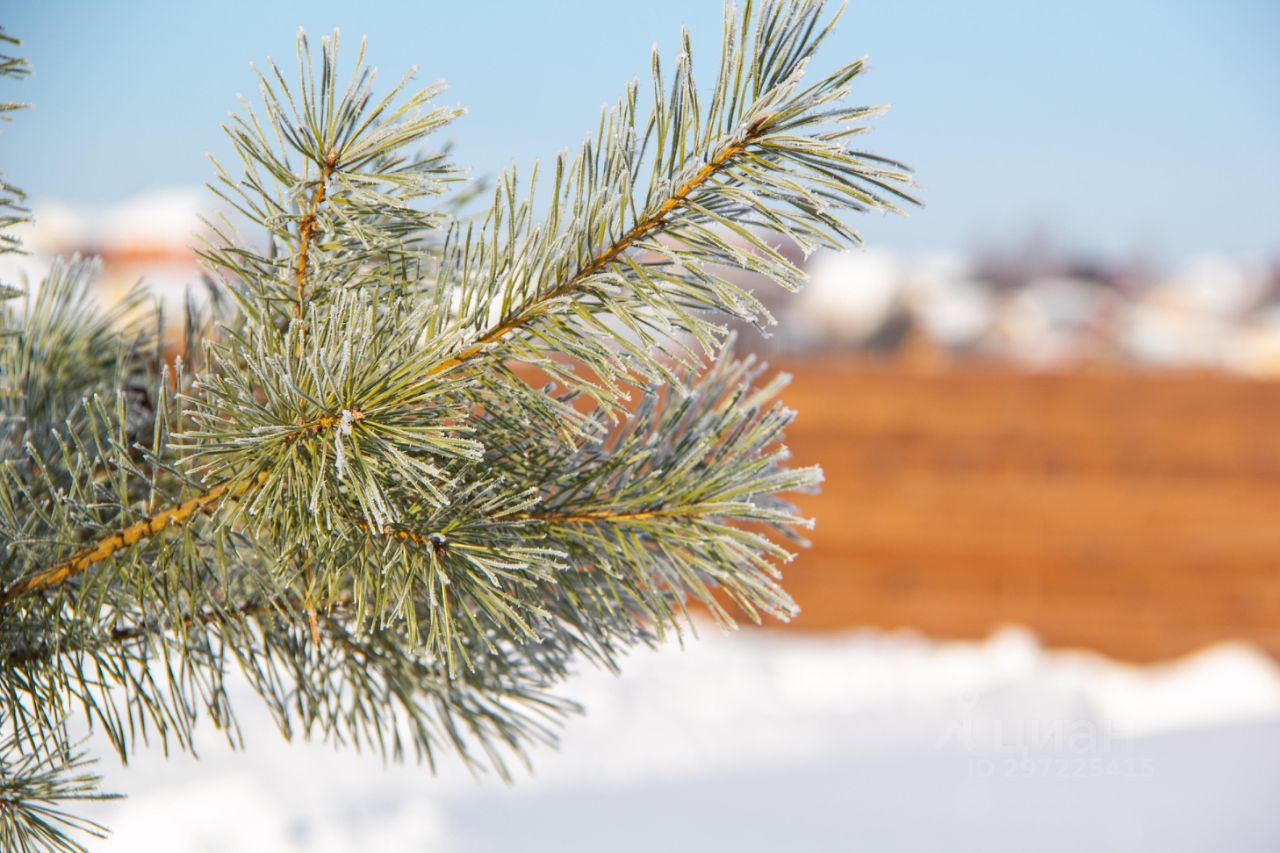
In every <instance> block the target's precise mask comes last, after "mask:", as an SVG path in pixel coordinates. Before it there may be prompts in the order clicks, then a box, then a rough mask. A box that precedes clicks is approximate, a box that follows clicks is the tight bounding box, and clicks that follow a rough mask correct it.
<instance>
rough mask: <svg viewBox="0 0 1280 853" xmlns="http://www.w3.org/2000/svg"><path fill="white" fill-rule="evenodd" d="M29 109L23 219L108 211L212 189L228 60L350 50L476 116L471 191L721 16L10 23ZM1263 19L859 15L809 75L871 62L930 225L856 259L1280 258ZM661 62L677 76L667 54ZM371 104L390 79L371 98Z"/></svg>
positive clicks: (616, 7) (602, 2)
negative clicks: (970, 251) (992, 249)
mask: <svg viewBox="0 0 1280 853" xmlns="http://www.w3.org/2000/svg"><path fill="white" fill-rule="evenodd" d="M6 6H7V7H8V8H7V9H6V10H5V11H4V12H3V13H0V14H2V15H3V17H2V18H0V22H3V23H4V25H5V26H6V28H7V29H8V30H9V32H11V33H12V34H14V35H17V36H19V37H21V38H23V39H24V40H25V41H26V47H25V50H26V53H27V55H28V56H29V57H30V58H31V60H32V62H33V63H34V65H35V68H36V75H35V76H34V77H33V78H32V79H30V80H29V81H27V82H25V83H22V84H17V85H14V84H8V85H6V86H5V88H4V92H3V93H0V96H3V97H20V98H21V99H23V100H27V101H30V102H32V103H33V104H34V105H35V109H33V110H32V111H30V112H28V113H27V114H25V115H22V116H21V117H20V119H19V121H18V122H16V123H15V124H13V125H11V126H10V127H9V128H7V129H6V130H5V132H4V135H3V136H0V167H2V168H3V169H4V171H5V172H6V173H7V174H8V175H9V177H10V178H12V179H15V180H16V181H17V182H18V183H19V184H20V185H22V186H25V187H26V188H28V189H29V190H30V191H31V193H32V195H33V197H34V198H35V200H36V201H39V200H41V199H58V200H62V201H68V202H73V203H86V202H88V203H103V202H107V201H111V200H115V199H119V198H123V197H125V196H127V195H128V194H130V193H133V192H136V191H139V190H142V189H144V188H147V187H151V186H156V185H175V184H193V183H200V182H203V181H204V180H205V179H206V178H207V177H208V175H209V167H208V165H207V163H206V161H205V160H204V152H206V151H212V152H213V153H215V154H218V153H223V152H225V151H226V146H225V144H224V142H223V141H222V139H221V134H220V132H219V130H218V126H219V124H220V123H221V122H222V121H223V120H224V118H225V116H226V114H227V112H228V111H229V110H231V109H233V108H234V107H235V100H234V95H235V93H236V92H237V91H243V92H245V93H246V94H252V93H253V92H254V85H253V81H252V77H251V76H250V72H249V68H248V63H249V61H251V60H258V61H261V60H262V59H263V58H264V57H266V56H267V55H268V54H270V55H273V56H275V57H276V58H277V59H279V60H281V62H282V64H285V65H286V66H288V65H289V64H290V63H292V61H293V38H294V33H295V31H296V29H297V27H298V26H299V25H302V26H304V27H306V29H307V31H308V32H309V33H310V34H312V36H313V38H314V41H313V43H314V44H317V45H318V41H319V36H320V35H321V34H322V33H324V32H327V31H328V30H329V29H331V28H332V27H334V26H339V27H341V28H342V32H343V39H344V42H345V43H346V45H347V47H348V48H349V50H348V51H347V53H348V56H350V55H351V50H350V49H354V47H355V46H356V43H357V40H358V38H359V36H360V35H362V34H363V35H367V36H368V37H369V57H370V59H371V61H372V63H373V64H375V65H377V66H378V67H379V68H381V69H382V74H383V78H384V80H385V79H386V78H395V77H398V76H399V74H400V73H401V72H402V71H403V70H405V69H406V68H408V67H409V66H410V65H414V64H416V65H418V66H419V67H420V69H421V71H420V78H421V79H422V80H423V81H427V80H433V79H437V78H445V79H447V80H448V82H449V83H450V91H449V93H448V94H447V95H446V99H447V101H448V102H450V103H454V104H458V105H464V106H467V107H469V108H470V112H469V113H468V114H467V115H466V116H465V117H464V118H463V119H461V120H460V121H459V122H458V123H457V124H456V125H455V126H453V127H452V128H451V129H450V130H449V131H448V135H449V136H450V137H451V138H452V139H453V140H454V141H455V142H456V143H457V148H456V149H455V150H456V155H457V157H458V159H459V160H460V161H462V162H463V163H465V164H467V165H469V166H471V167H472V168H473V169H474V170H476V171H477V172H479V173H494V172H496V171H499V170H500V169H501V168H502V167H504V166H505V165H506V164H507V163H509V162H511V161H513V160H514V161H517V162H519V163H521V164H528V163H529V162H531V161H532V160H533V159H534V158H544V159H545V158H546V157H547V156H549V155H551V154H553V153H554V152H555V151H556V150H558V149H560V148H563V147H566V146H571V145H574V144H576V143H577V142H578V141H579V140H580V139H581V137H582V135H583V133H584V132H585V131H586V130H588V129H589V128H591V127H592V126H593V124H594V121H595V118H596V115H597V111H598V109H599V107H600V105H601V104H603V103H604V102H606V101H611V100H612V99H613V98H615V97H616V96H617V95H618V93H619V92H620V91H621V87H622V84H623V82H624V81H625V80H627V79H629V78H631V77H634V76H637V75H643V74H645V73H647V62H648V51H649V48H650V45H652V44H653V43H654V42H657V43H658V44H659V45H661V46H663V48H664V49H670V48H672V47H673V46H674V44H675V41H676V36H677V34H678V32H679V26H680V24H681V23H685V24H687V25H688V27H689V28H690V30H691V32H692V34H693V38H694V49H695V55H697V54H698V47H699V46H700V45H701V46H702V53H703V59H704V60H705V59H706V58H707V55H709V54H712V53H714V51H715V50H716V49H717V40H718V34H719V22H720V9H721V4H720V3H719V2H718V0H685V2H674V0H649V2H645V3H634V2H628V3H615V2H611V0H595V2H587V1H586V0H573V1H572V2H568V1H566V2H508V3H499V2H485V0H469V1H468V2H448V3H446V2H424V0H418V2H372V0H362V2H356V1H355V0H341V2H335V0H308V2H305V3H301V2H262V0H259V2H254V3H248V2H242V0H222V2H216V3H208V2H202V3H184V2H129V3H125V2H118V3H89V2H77V3H73V2H62V0H41V2H28V3H10V4H6ZM1277 44H1280V3H1277V2H1276V0H1216V2H1215V0H1201V1H1200V2H1184V1H1183V0H1164V2H1156V0H1109V1H1108V0H1077V2H1068V3H1042V2H1029V0H1020V1H1019V2H1014V0H1008V2H1005V1H1004V0H969V2H949V0H947V2H941V0H939V2H919V0H917V2H903V0H897V2H894V0H854V2H853V3H852V4H851V7H850V9H849V10H848V12H847V13H846V16H845V19H844V21H843V23H842V26H841V28H840V30H839V32H838V33H837V35H836V36H835V37H834V39H833V41H832V42H831V43H830V44H829V45H827V52H826V56H825V59H826V61H827V66H832V65H834V64H836V62H837V61H840V60H846V59H849V58H852V57H856V56H861V55H864V54H868V55H870V57H871V66H872V73H871V74H869V75H868V76H867V77H865V78H864V80H863V82H862V83H861V89H860V91H859V93H858V95H857V97H858V98H859V99H860V100H863V101H865V102H867V103H882V102H891V103H892V104H893V105H894V108H893V111H892V112H891V113H890V114H889V115H888V116H887V117H885V118H883V119H881V120H879V122H878V126H877V128H876V130H875V132H874V134H873V135H872V136H871V137H870V139H869V140H868V144H867V147H868V148H871V149H873V150H877V151H880V152H882V153H885V154H888V155H890V156H894V157H897V158H899V159H903V160H906V161H907V162H909V163H911V164H912V165H913V166H914V167H915V168H916V170H917V173H918V176H919V180H920V181H921V182H922V183H923V184H924V185H925V187H926V191H925V197H926V199H927V203H928V207H927V208H926V209H925V210H923V211H920V212H918V213H916V214H914V215H913V216H912V217H911V218H910V219H908V220H886V221H873V222H867V223H865V225H864V227H863V229H862V230H863V232H864V234H865V235H866V236H867V238H868V241H869V242H871V243H878V244H882V245H888V246H892V247H898V248H908V249H931V248H966V247H972V246H975V245H989V244H1000V243H1004V242H1016V241H1017V240H1019V239H1020V238H1022V237H1024V236H1025V235H1027V234H1028V233H1029V232H1031V231H1032V230H1033V229H1040V230H1042V231H1045V232H1048V233H1051V234H1053V235H1055V238H1056V240H1057V241H1058V242H1059V244H1061V245H1065V246H1068V247H1072V248H1075V249H1079V250H1082V251H1086V252H1096V253H1104V254H1110V255H1117V254H1125V253H1128V252H1131V251H1144V252H1147V253H1150V254H1155V255H1163V256H1166V257H1174V258H1176V257H1181V256H1185V255H1187V254H1191V253H1195V252H1200V251H1213V252H1225V253H1228V254H1233V255H1240V256H1246V257H1274V256H1276V255H1280V158H1278V156H1277V155H1280V50H1278V49H1277ZM668 55H671V53H670V52H669V53H668ZM388 82H389V81H388Z"/></svg>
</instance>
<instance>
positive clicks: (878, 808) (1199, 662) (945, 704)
mask: <svg viewBox="0 0 1280 853" xmlns="http://www.w3.org/2000/svg"><path fill="white" fill-rule="evenodd" d="M699 634H700V635H701V636H700V637H699V638H697V639H689V640H688V641H687V642H686V643H685V644H684V648H683V650H682V649H681V648H680V647H679V646H678V645H677V644H674V643H672V644H669V645H667V646H665V647H663V648H661V649H659V650H657V651H640V652H637V653H635V654H633V655H632V656H631V657H630V658H629V659H628V660H627V662H626V665H625V667H624V671H623V675H622V676H621V677H620V678H615V677H614V676H611V675H609V674H606V673H601V672H594V671H588V672H584V673H582V674H581V675H580V676H579V677H578V678H576V679H575V680H573V681H571V682H570V684H569V685H568V687H567V692H569V693H570V694H571V695H572V696H573V697H574V698H576V699H578V700H579V701H581V702H583V703H584V704H585V705H586V707H587V714H586V716H585V717H581V718H575V719H572V720H570V721H569V724H568V725H567V727H566V728H565V731H564V735H563V740H562V744H561V747H560V749H559V750H557V751H553V750H549V749H543V750H538V751H537V752H536V753H535V754H534V756H533V763H534V766H535V773H534V775H532V776H531V775H530V774H529V773H519V774H518V779H517V781H516V782H515V784H514V785H511V786H507V785H504V784H503V783H501V782H500V781H498V780H497V779H493V778H482V779H479V780H477V779H475V778H473V777H472V776H470V775H469V774H468V773H467V772H465V771H464V770H462V769H461V768H460V767H459V766H457V765H456V764H452V765H447V766H445V767H443V768H442V770H441V772H440V774H439V775H437V776H432V775H431V774H430V772H429V771H428V770H427V769H425V768H423V767H418V766H413V765H410V766H398V765H392V766H384V765H383V763H382V762H381V760H380V759H379V758H378V757H376V756H370V755H357V754H354V753H351V752H348V751H336V750H334V749H333V748H332V747H329V746H325V745H323V744H315V743H311V744H308V743H295V744H288V743H285V742H284V741H283V740H282V739H281V738H280V737H279V735H278V734H277V733H276V730H275V728H274V725H273V723H272V722H271V720H270V719H269V717H268V716H267V715H266V713H265V712H264V711H262V709H261V708H260V707H259V706H258V705H257V704H256V702H255V700H254V698H253V697H252V696H251V695H250V694H249V693H248V692H247V691H246V690H244V689H243V688H237V689H236V693H237V694H238V696H237V698H238V702H237V709H238V713H239V715H240V718H241V722H242V726H243V729H244V732H245V736H246V740H247V741H248V746H247V748H246V750H245V751H243V752H233V751H231V750H230V749H228V748H227V747H226V746H225V742H224V741H222V739H221V736H220V735H219V734H218V733H217V732H214V731H213V730H212V729H211V728H209V727H205V728H204V729H203V730H201V732H200V737H199V738H198V741H197V742H198V744H199V751H200V755H201V758H200V760H199V761H196V760H193V759H191V758H189V757H187V756H182V755H180V756H171V757H170V758H168V759H165V758H164V757H163V756H162V755H160V754H159V751H158V750H156V751H152V752H143V753H142V754H140V755H138V756H136V758H135V759H134V760H133V761H131V764H130V766H129V767H128V768H127V769H123V768H120V767H119V765H118V764H117V763H116V762H115V760H114V758H107V759H104V760H103V762H102V764H101V766H100V769H101V770H102V771H103V772H104V774H105V776H106V780H105V787H106V788H107V789H108V790H114V791H118V792H121V793H124V794H127V795H128V798H127V799H124V800H117V801H110V802H105V803H99V804H93V805H92V806H91V807H90V809H89V812H90V813H91V816H93V817H95V818H97V819H99V820H101V821H103V822H105V823H106V824H107V825H108V826H109V827H110V828H111V829H112V830H113V833H112V835H111V837H110V839H109V840H107V841H103V842H95V843H94V844H93V845H92V849H95V850H97V849H101V850H106V851H151V850H155V851H291V850H306V851H312V853H321V851H346V850H363V851H383V850H388V851H398V850H432V851H435V850H439V851H468V853H470V851H506V850H521V851H530V853H532V851H544V850H545V851H553V850H554V851H561V853H575V851H592V852H593V853H595V851H609V853H625V851H642V850H643V851H652V850H664V851H684V850H697V851H720V850H726V851H770V853H774V851H796V850H801V851H808V850H813V851H846V850H847V851H855V850H856V851H884V850H888V851H932V850H948V851H967V850H982V851H1028V850H1035V851H1059V850H1061V851H1069V850H1070V851H1075V850H1094V851H1146V850H1150V851H1161V853H1170V851H1201V850H1214V851H1274V850H1277V849H1280V810H1277V809H1276V807H1275V794H1274V792H1275V791H1276V790H1277V788H1278V787H1280V669H1278V668H1277V666H1276V664H1275V662H1274V661H1272V660H1271V659H1270V658H1268V657H1267V656H1265V655H1264V654H1262V653H1261V652H1259V651H1257V650H1255V649H1252V648H1250V647H1248V646H1244V645H1220V646H1215V647H1212V648H1209V649H1205V650H1203V651H1201V652H1199V653H1197V654H1195V655H1192V656H1189V657H1187V658H1184V659H1181V660H1178V661H1174V662H1171V663H1167V664H1162V665H1157V666H1148V667H1137V666H1129V665H1124V664H1119V663H1116V662H1113V661H1110V660H1107V659H1105V658H1102V657H1098V656H1095V655H1091V654H1087V653H1083V652H1062V651H1046V650H1044V649H1042V648H1041V647H1040V645H1039V644H1038V643H1037V641H1036V639H1035V638H1034V636H1033V635H1031V634H1029V633H1027V632H1025V631H1022V630H1019V629H1013V628H1008V629H1003V630H1001V631H998V632H996V633H994V634H993V635H992V636H991V637H989V638H988V639H986V640H985V641H981V642H935V641H930V640H926V639H924V638H921V637H919V636H917V635H914V634H911V633H903V632H898V633H883V632H872V631H860V632H851V633H846V634H826V635H812V634H804V633H800V632H788V631H785V630H783V631H770V632H742V633H738V634H732V635H725V634H722V633H720V632H719V631H718V630H717V629H715V628H713V627H709V626H704V627H701V628H700V629H699ZM94 748H95V750H96V751H97V752H99V754H105V753H106V748H105V745H104V744H102V743H100V742H96V743H95V744H94Z"/></svg>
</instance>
